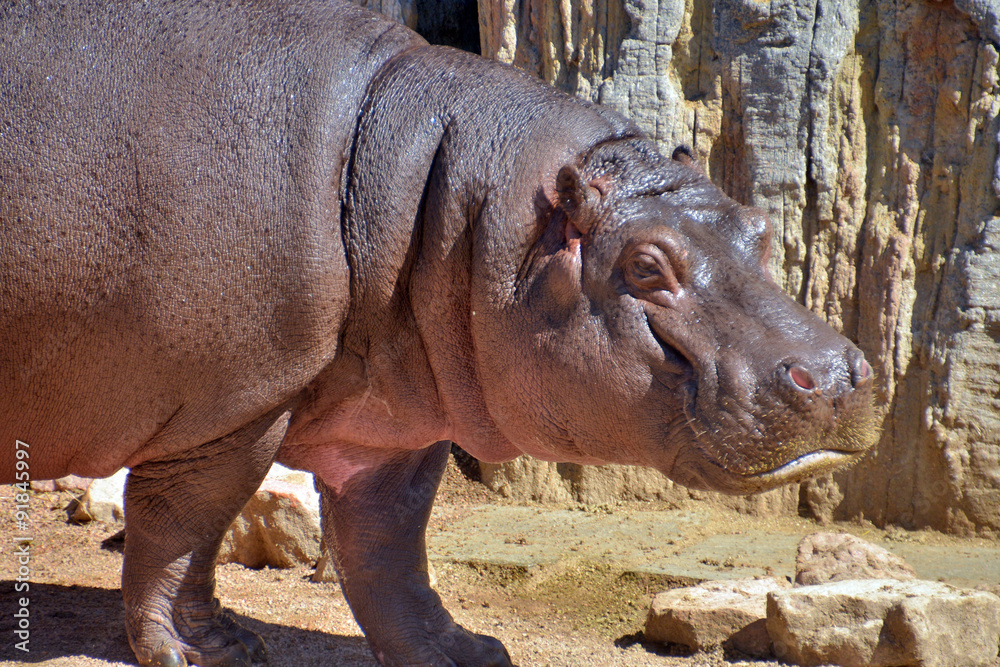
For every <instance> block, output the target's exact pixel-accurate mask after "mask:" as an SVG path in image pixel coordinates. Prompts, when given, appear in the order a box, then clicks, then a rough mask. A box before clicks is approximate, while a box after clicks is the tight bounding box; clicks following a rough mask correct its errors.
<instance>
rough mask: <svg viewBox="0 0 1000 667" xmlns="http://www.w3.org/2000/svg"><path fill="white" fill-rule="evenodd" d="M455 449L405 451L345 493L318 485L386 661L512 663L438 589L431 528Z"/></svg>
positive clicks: (350, 593)
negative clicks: (428, 539) (431, 574)
mask: <svg viewBox="0 0 1000 667" xmlns="http://www.w3.org/2000/svg"><path fill="white" fill-rule="evenodd" d="M449 450H450V445H449V443H447V442H439V443H437V444H435V445H433V446H431V447H428V448H427V449H423V450H418V451H412V452H410V451H407V452H400V453H398V454H396V455H393V456H392V457H390V458H389V459H388V460H387V461H385V462H383V463H381V464H380V465H378V466H376V467H374V468H373V469H369V470H368V471H367V472H364V473H358V474H354V475H352V476H351V478H350V479H349V480H347V481H346V482H345V483H344V484H343V485H342V487H341V489H340V490H339V491H337V490H334V489H331V488H330V487H328V486H326V484H324V483H322V482H320V483H319V487H320V492H321V494H322V501H321V503H322V511H323V534H324V536H325V538H326V541H327V544H328V545H331V547H332V549H331V550H332V551H333V552H334V557H335V558H336V561H337V569H338V571H339V573H340V582H341V587H342V588H343V591H344V595H345V596H346V597H347V601H348V602H349V603H350V605H351V610H352V611H353V612H354V617H355V618H356V619H357V621H358V624H359V625H360V626H361V628H362V630H364V632H365V636H366V637H367V639H368V642H369V644H370V645H371V648H372V651H373V652H374V653H375V656H376V657H377V658H378V659H379V661H380V662H381V663H382V664H383V665H393V666H395V665H449V666H451V665H454V666H457V665H470V666H472V665H475V666H477V667H478V666H481V665H482V666H486V665H496V666H497V667H501V666H509V665H510V664H511V662H510V657H509V655H508V654H507V650H506V649H505V648H504V647H503V644H501V643H500V642H499V641H497V640H496V639H494V638H492V637H487V636H484V635H477V634H473V633H471V632H468V631H467V630H465V629H464V628H462V627H461V626H460V625H458V624H457V623H455V621H454V620H453V619H452V617H451V614H449V613H448V612H447V611H446V610H445V608H444V607H443V606H442V604H441V598H439V597H438V595H437V593H435V592H434V591H433V590H431V586H430V581H429V579H428V575H427V552H426V544H425V540H424V532H425V529H426V527H427V520H428V518H429V517H430V513H431V505H432V504H433V502H434V495H435V493H436V492H437V487H438V483H439V482H440V481H441V475H442V473H443V472H444V468H445V465H446V464H447V462H448V453H449Z"/></svg>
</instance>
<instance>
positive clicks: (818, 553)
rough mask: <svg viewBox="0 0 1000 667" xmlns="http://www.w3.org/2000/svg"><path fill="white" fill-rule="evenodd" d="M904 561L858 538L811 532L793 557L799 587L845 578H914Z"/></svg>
mask: <svg viewBox="0 0 1000 667" xmlns="http://www.w3.org/2000/svg"><path fill="white" fill-rule="evenodd" d="M916 578H917V574H916V572H914V571H913V568H912V567H910V566H909V565H908V564H907V563H906V561H904V560H903V559H902V558H900V557H899V556H897V555H896V554H894V553H892V552H889V551H886V550H885V549H883V548H882V547H879V546H876V545H874V544H872V543H871V542H866V541H864V540H862V539H861V538H860V537H855V536H854V535H847V534H845V533H813V534H812V535H807V536H806V537H804V538H802V541H801V542H800V543H799V552H798V555H797V556H796V558H795V583H796V585H798V586H809V585H813V584H825V583H827V582H831V581H844V580H845V579H900V580H907V579H916Z"/></svg>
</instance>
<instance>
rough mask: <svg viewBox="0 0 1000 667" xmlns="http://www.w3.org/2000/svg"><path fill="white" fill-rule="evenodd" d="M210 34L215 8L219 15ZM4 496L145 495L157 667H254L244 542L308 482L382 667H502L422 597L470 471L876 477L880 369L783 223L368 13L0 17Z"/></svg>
mask: <svg viewBox="0 0 1000 667" xmlns="http://www.w3.org/2000/svg"><path fill="white" fill-rule="evenodd" d="M213 4H217V5H218V6H212V5H213ZM0 71H2V72H3V77H2V78H0V99H2V100H3V104H2V105H0V281H2V291H0V414H2V415H3V419H2V421H0V443H3V444H2V445H0V448H2V449H3V450H4V451H7V452H8V455H6V456H3V457H2V458H0V481H4V482H11V481H14V480H16V479H18V478H17V476H16V475H15V470H14V465H13V464H14V461H15V457H14V456H13V455H12V454H11V452H12V450H13V448H14V443H15V441H16V440H20V441H23V442H26V443H28V444H29V445H30V451H31V459H30V461H31V476H32V478H33V479H43V478H54V477H59V476H62V475H66V474H69V473H73V474H78V475H85V476H105V475H109V474H111V473H112V472H114V471H115V470H116V469H117V468H119V467H121V466H128V467H130V469H131V472H130V474H129V479H128V483H127V487H126V498H125V502H126V527H127V531H128V539H127V541H126V551H125V561H124V568H123V574H122V590H123V595H124V598H125V604H126V623H127V627H128V635H129V641H130V643H131V644H132V647H133V649H134V650H135V653H136V656H137V658H138V659H139V661H140V662H141V663H142V664H156V665H184V664H190V663H194V664H199V665H216V664H227V665H228V664H247V663H249V662H250V661H252V660H255V659H258V658H260V657H262V655H263V644H262V643H261V642H260V639H259V638H258V637H256V636H255V635H253V633H250V632H248V631H246V630H244V629H242V628H240V627H239V626H238V625H237V624H236V623H235V622H234V621H233V620H232V619H231V618H230V617H229V616H228V615H227V614H226V612H225V611H223V610H220V609H219V608H218V605H217V604H216V603H215V602H214V599H213V593H214V563H215V556H216V553H217V551H218V547H219V543H220V541H221V538H222V535H223V534H224V532H225V530H226V529H227V528H228V526H229V524H230V523H231V522H232V520H233V519H234V518H235V516H236V515H237V514H238V513H239V511H240V509H241V508H242V506H243V504H244V503H245V502H246V500H247V499H248V498H249V496H250V495H251V494H252V493H253V491H254V490H255V489H256V487H257V486H258V485H259V483H260V481H261V480H262V479H263V477H264V475H265V474H266V472H267V469H268V468H269V466H270V464H271V462H272V461H273V460H275V459H276V458H277V460H279V461H281V462H283V463H285V464H287V465H291V466H294V467H298V468H302V469H306V470H309V471H312V472H314V473H315V474H316V476H317V486H318V487H319V489H320V491H321V497H322V511H323V524H324V534H325V537H326V541H327V544H329V545H331V546H332V548H333V550H334V551H335V552H336V553H335V557H336V561H337V565H338V569H339V571H340V573H341V581H342V587H343V589H344V592H345V595H346V597H347V599H348V601H349V602H350V604H351V607H352V610H353V611H354V614H355V616H356V618H357V619H358V622H359V624H360V625H361V627H362V628H363V630H364V631H365V634H366V636H367V638H368V641H369V643H370V644H371V647H372V650H373V651H374V653H375V655H376V656H377V658H378V659H379V660H380V661H381V662H382V663H383V664H387V665H397V664H398V665H402V664H435V665H456V664H461V665H508V664H510V661H509V658H508V656H507V653H506V651H505V650H504V648H503V647H502V646H501V645H500V644H499V642H497V641H496V640H494V639H492V638H489V637H484V636H479V635H474V634H471V633H469V632H467V631H465V630H464V629H462V628H461V627H460V626H458V625H456V624H455V623H454V622H453V621H452V619H451V617H450V615H449V614H448V613H447V611H445V610H444V608H443V607H442V605H441V603H440V600H439V599H438V597H437V596H436V594H435V593H434V592H433V591H432V590H431V589H430V587H429V583H428V578H427V567H426V555H425V550H424V529H425V526H426V523H427V518H428V516H429V513H430V508H431V504H432V502H433V497H434V493H435V490H436V487H437V484H438V481H439V480H440V476H441V474H442V472H443V469H444V465H445V462H446V460H447V455H448V448H449V445H448V442H447V441H455V442H458V443H459V444H460V445H462V446H463V447H464V448H465V449H466V450H467V451H469V452H470V453H472V454H473V455H474V456H476V457H477V458H479V459H481V460H486V461H503V460H509V459H511V458H514V457H516V456H518V455H520V454H522V453H528V454H531V455H533V456H537V457H540V458H544V459H547V460H559V461H573V462H579V463H598V464H599V463H628V464H641V465H647V466H651V467H654V468H656V469H658V470H661V471H662V472H664V473H665V474H667V475H668V476H670V477H672V478H673V479H675V480H677V481H679V482H681V483H683V484H687V485H690V486H693V487H698V488H705V489H714V490H721V491H726V492H730V493H750V492H754V491H759V490H763V489H766V488H772V487H773V486H776V485H778V484H781V483H786V482H789V481H796V480H798V479H802V478H803V477H805V476H807V475H810V474H815V473H818V472H824V471H827V470H830V469H832V468H834V467H836V466H839V465H843V464H845V463H850V462H853V461H855V460H857V459H858V458H859V457H860V456H861V455H862V454H863V452H864V451H865V450H866V448H867V447H869V446H870V445H871V444H872V442H873V439H874V434H873V432H872V429H871V425H870V422H871V419H870V401H871V395H870V391H871V390H870V387H871V369H870V367H868V365H867V363H866V362H865V361H864V359H863V356H862V355H861V353H860V352H859V351H858V350H857V348H855V347H854V346H853V345H852V344H851V343H850V342H849V341H847V340H846V339H844V338H843V337H842V336H840V335H839V334H837V333H836V332H834V331H833V330H832V329H830V328H829V327H828V326H827V325H826V324H825V323H823V322H822V321H821V320H819V319H818V318H816V317H815V316H814V315H812V314H811V313H809V312H808V311H806V310H805V309H804V308H802V307H801V306H799V305H798V304H796V303H794V302H793V301H792V300H791V299H789V298H788V297H787V296H785V295H784V294H783V293H782V292H781V290H780V289H779V288H778V287H777V286H775V285H774V284H773V282H771V281H770V279H769V278H768V276H767V272H766V268H765V266H766V261H767V253H768V248H769V237H770V229H769V226H768V224H767V221H766V218H765V217H764V216H763V214H762V213H760V212H759V211H756V210H754V209H749V208H746V207H742V206H740V205H738V204H736V203H735V202H733V201H732V200H730V199H728V198H727V197H725V195H724V194H723V193H721V191H719V190H718V189H717V188H715V187H714V186H713V185H712V184H711V183H710V182H709V181H708V179H707V178H706V177H705V176H704V175H703V174H702V173H701V172H700V171H699V170H698V169H697V168H696V167H695V166H694V165H693V161H692V160H691V158H690V156H689V155H688V153H687V152H685V151H684V150H678V151H677V152H675V156H674V158H669V159H668V158H666V157H663V156H662V155H660V154H659V153H658V152H657V150H656V148H655V146H654V145H653V144H652V143H651V142H650V141H649V140H648V139H647V138H645V137H644V136H643V134H642V133H641V132H640V131H639V130H638V129H637V128H636V127H635V125H633V124H632V123H631V122H629V121H628V120H626V119H624V118H622V117H621V116H619V115H617V114H615V113H613V112H611V111H608V110H605V109H602V108H600V107H598V106H594V105H590V104H587V103H584V102H581V101H578V100H576V99H573V98H570V97H568V96H566V95H564V94H562V93H559V92H557V91H556V90H554V89H552V88H551V87H548V86H546V85H544V84H542V83H540V82H538V81H536V80H534V79H532V78H531V77H529V76H527V75H525V74H523V73H521V72H519V71H517V70H514V69H512V68H509V67H506V66H504V65H500V64H497V63H493V62H489V61H486V60H484V59H481V58H478V57H476V56H472V55H469V54H465V53H462V52H458V51H455V50H452V49H448V48H444V47H434V46H429V45H427V44H426V42H424V41H423V40H422V39H421V38H420V37H419V36H417V35H416V34H414V33H412V32H410V31H409V30H407V29H406V28H404V27H402V26H399V25H396V24H394V23H391V22H389V21H387V20H384V19H383V18H381V17H379V16H378V15H375V14H371V13H369V12H367V11H365V10H362V9H360V8H357V7H355V6H353V5H351V4H346V3H340V2H335V1H325V2H292V3H268V2H260V3H246V4H240V3H227V5H226V6H222V3H204V4H203V3H196V2H187V1H182V2H166V1H156V0H153V1H151V2H147V3H142V4H126V3H102V2H77V3H74V4H73V5H71V6H69V7H62V6H59V4H58V3H46V2H37V3H18V4H17V5H14V6H12V5H6V6H5V7H4V8H3V9H0Z"/></svg>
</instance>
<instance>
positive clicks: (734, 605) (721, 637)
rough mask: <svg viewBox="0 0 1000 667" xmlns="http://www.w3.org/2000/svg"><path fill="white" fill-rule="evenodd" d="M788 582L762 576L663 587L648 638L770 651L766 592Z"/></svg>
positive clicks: (652, 608) (655, 603)
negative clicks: (766, 626) (696, 584)
mask: <svg viewBox="0 0 1000 667" xmlns="http://www.w3.org/2000/svg"><path fill="white" fill-rule="evenodd" d="M789 586H790V584H789V583H788V582H786V581H784V580H782V579H775V578H772V577H762V578H759V579H736V580H732V581H709V582H706V583H703V584H701V585H699V586H692V587H688V588H674V589H671V590H669V591H664V592H663V593H660V594H658V595H657V596H656V597H654V598H653V603H652V605H651V606H650V608H649V614H648V615H647V617H646V629H645V631H644V635H645V638H646V639H647V640H648V641H653V642H669V643H672V644H680V645H682V646H686V647H688V648H689V649H692V650H704V649H708V648H713V647H716V646H725V647H726V648H733V649H736V650H738V651H740V652H741V653H744V654H746V655H751V656H758V657H764V656H767V655H769V653H770V650H769V648H770V647H769V644H770V642H769V640H768V636H767V632H766V629H765V625H764V618H765V614H766V609H767V594H768V593H771V592H774V591H780V590H783V589H786V588H788V587H789Z"/></svg>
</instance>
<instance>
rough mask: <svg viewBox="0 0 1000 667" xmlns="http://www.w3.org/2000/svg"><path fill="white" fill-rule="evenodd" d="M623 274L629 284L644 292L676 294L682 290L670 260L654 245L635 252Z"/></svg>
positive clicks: (629, 258)
mask: <svg viewBox="0 0 1000 667" xmlns="http://www.w3.org/2000/svg"><path fill="white" fill-rule="evenodd" d="M622 272H623V273H624V276H625V279H626V280H627V281H628V283H629V284H631V285H632V286H633V287H634V288H636V289H638V290H641V291H643V292H656V291H660V290H668V291H670V292H673V293H675V294H676V293H678V292H679V291H680V289H681V286H680V283H679V281H678V280H677V276H676V275H675V273H674V270H673V266H672V265H671V262H670V259H669V258H668V257H667V255H666V254H665V253H664V252H663V251H662V250H661V249H660V248H657V247H656V246H653V245H643V246H642V247H641V248H638V249H637V250H636V252H633V253H632V254H631V255H630V256H629V257H628V259H627V260H626V261H625V263H624V265H623V266H622Z"/></svg>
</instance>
